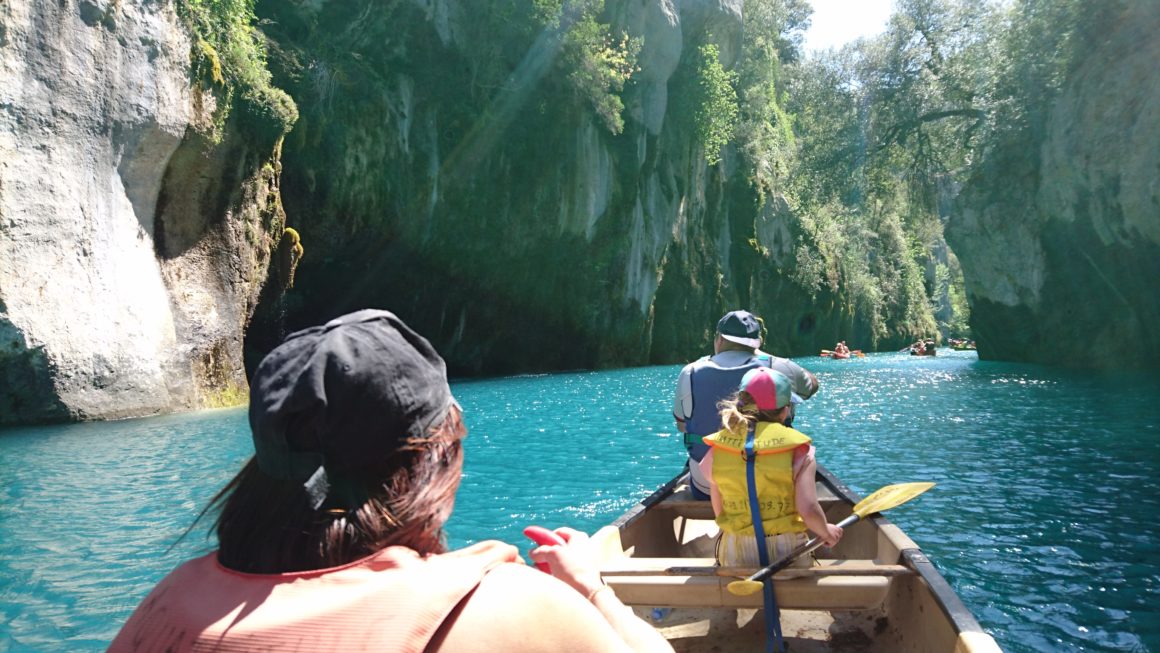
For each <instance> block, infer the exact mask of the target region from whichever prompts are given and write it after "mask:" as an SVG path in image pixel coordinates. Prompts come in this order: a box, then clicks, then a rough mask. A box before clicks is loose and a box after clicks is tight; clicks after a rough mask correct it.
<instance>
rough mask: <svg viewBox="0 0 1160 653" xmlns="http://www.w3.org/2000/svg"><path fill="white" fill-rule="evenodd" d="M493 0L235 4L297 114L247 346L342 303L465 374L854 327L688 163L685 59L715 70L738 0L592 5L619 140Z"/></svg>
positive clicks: (546, 39)
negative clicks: (710, 54) (599, 16)
mask: <svg viewBox="0 0 1160 653" xmlns="http://www.w3.org/2000/svg"><path fill="white" fill-rule="evenodd" d="M504 4H505V3H502V2H500V3H491V4H490V5H487V6H481V5H479V3H472V2H456V1H454V0H442V1H431V2H423V1H419V0H416V1H414V2H405V3H394V4H391V5H389V7H384V6H382V5H381V3H370V2H359V3H343V7H344V8H345V9H344V11H341V12H339V11H336V10H334V6H335V3H333V2H325V1H324V2H309V3H307V2H282V1H275V0H268V1H264V2H259V4H258V13H259V15H260V16H261V17H262V18H263V19H264V20H265V21H266V27H265V28H264V29H265V31H266V33H267V34H268V35H269V36H270V38H271V39H272V41H273V42H274V43H275V45H274V46H272V55H271V67H272V68H273V70H274V72H275V82H276V83H277V84H278V85H279V86H280V87H282V88H284V89H286V90H287V91H288V92H289V93H290V94H291V95H292V96H293V97H294V98H295V100H296V102H297V103H298V106H299V109H300V112H301V118H300V120H299V122H298V124H297V126H296V127H295V129H294V131H293V132H292V133H291V134H290V135H289V136H288V138H287V140H286V143H285V147H284V150H283V164H284V176H283V180H284V183H283V189H282V192H283V197H284V200H285V203H286V206H287V211H288V214H289V219H290V223H291V225H292V226H294V227H295V228H296V229H298V230H299V231H300V232H301V234H302V242H303V245H304V247H305V249H306V254H305V256H304V258H303V259H302V263H301V265H300V267H299V269H298V273H297V277H296V281H295V286H294V288H293V289H292V290H291V291H290V292H289V293H288V294H287V295H286V296H285V297H284V298H282V299H281V300H278V301H276V302H275V303H273V304H269V305H267V304H265V303H264V304H263V307H262V308H261V309H260V312H259V313H260V314H259V316H258V317H257V318H256V319H255V328H254V329H252V330H251V333H250V335H249V338H250V340H249V345H250V346H251V347H252V348H253V349H254V350H257V351H261V350H265V349H268V348H269V346H271V345H272V343H273V342H276V341H277V339H278V338H279V337H280V336H281V335H282V334H283V333H285V332H286V331H288V330H291V329H294V328H298V327H302V326H306V325H308V324H314V323H316V322H317V321H319V320H322V319H325V318H327V317H330V316H332V315H337V314H340V313H342V312H345V311H348V310H352V309H356V308H360V307H364V306H375V307H381V308H386V309H390V310H393V311H395V312H397V313H399V314H400V315H402V316H404V319H406V320H407V321H408V322H409V323H410V324H412V325H413V326H414V327H415V328H416V329H417V330H419V331H420V332H421V333H423V334H424V335H426V336H427V337H429V338H430V339H431V340H432V341H433V342H434V343H435V344H436V346H437V348H438V349H439V350H440V352H441V353H442V354H443V355H444V356H445V357H446V358H447V360H448V362H449V365H450V367H451V370H452V373H453V374H467V375H470V374H481V373H484V374H504V373H511V372H525V371H537V370H558V369H575V368H598V367H605V366H631V365H639V364H646V363H671V362H677V361H682V360H687V359H688V358H690V357H693V356H699V355H703V354H704V353H706V352H707V351H708V350H709V347H710V343H711V337H712V331H713V329H714V327H715V324H716V320H717V319H718V318H719V317H720V316H721V314H722V313H724V312H725V311H726V310H730V309H732V308H736V307H747V308H749V309H751V310H753V311H754V312H757V313H759V314H761V315H763V316H764V317H765V320H766V324H767V327H768V329H769V337H768V343H769V348H770V349H771V350H772V351H775V352H778V353H782V354H787V355H789V354H793V355H798V354H803V353H806V352H816V351H817V349H818V347H819V346H826V347H829V346H832V345H833V343H834V342H835V340H836V338H837V336H838V335H839V334H841V335H842V337H846V338H849V337H853V336H852V335H851V334H852V332H856V331H857V329H858V328H859V322H858V320H856V319H855V318H853V317H851V316H849V315H846V314H844V313H843V312H842V310H843V309H841V308H836V307H835V304H834V302H833V301H832V300H830V299H829V298H827V297H823V298H822V301H821V302H819V303H818V304H813V303H811V302H810V301H809V297H808V295H806V294H805V292H803V291H802V290H801V289H799V288H798V287H797V286H795V285H794V284H793V283H791V282H790V281H789V280H788V278H787V277H786V276H785V275H783V273H782V269H783V267H784V266H788V265H791V264H792V253H793V242H794V234H793V229H794V225H795V224H796V223H795V221H793V220H791V214H790V209H789V206H788V205H787V204H786V203H785V202H784V201H780V200H779V199H778V198H776V197H775V198H772V199H771V201H769V202H766V203H764V204H759V203H758V201H757V196H756V194H755V192H754V190H753V189H752V188H751V187H750V184H749V183H748V180H747V179H746V176H745V174H744V171H742V170H741V169H740V164H739V161H738V158H739V157H738V155H737V154H736V152H732V151H728V150H727V151H725V152H724V158H723V160H722V162H721V163H720V164H719V165H709V164H707V163H706V156H705V154H706V153H705V152H704V151H703V148H701V147H700V146H699V145H698V143H697V139H696V138H695V125H694V124H693V117H692V116H693V110H692V109H691V108H690V107H689V100H688V98H689V97H691V96H692V95H693V94H694V91H695V88H694V85H695V84H696V80H695V75H694V68H695V66H696V64H697V51H698V47H699V46H701V45H703V44H706V43H712V44H715V45H716V46H717V47H718V49H719V52H720V53H721V61H722V63H723V64H724V65H725V66H726V67H728V66H731V65H732V64H733V62H734V60H735V59H736V57H737V56H738V54H739V49H740V40H741V37H742V35H741V28H742V16H741V8H742V3H741V1H740V0H729V1H716V0H714V1H709V0H648V1H647V2H639V1H635V0H634V1H633V2H612V1H611V0H610V1H609V2H608V3H607V5H606V7H605V12H606V13H605V19H606V20H608V21H609V22H610V23H611V25H612V27H613V30H614V32H620V31H624V32H627V33H628V34H630V35H633V36H636V37H639V38H640V39H641V41H640V42H641V49H640V53H639V58H638V61H637V70H636V72H635V73H634V75H633V78H632V80H631V81H630V83H629V84H628V85H627V86H626V87H625V89H624V91H623V93H621V97H622V99H623V102H624V105H625V110H624V112H623V116H624V128H623V132H622V133H614V132H613V131H612V130H610V129H609V128H607V126H606V125H605V124H604V122H602V120H601V118H600V115H599V114H598V112H597V111H595V110H594V109H593V106H592V103H591V102H590V101H589V99H588V98H587V97H585V96H584V94H583V93H582V92H579V91H578V90H577V87H576V85H575V84H573V83H572V80H573V79H574V77H573V74H574V72H575V71H574V70H572V71H570V70H569V69H568V68H567V67H566V63H567V56H568V53H567V51H566V45H562V44H561V43H560V38H559V34H558V33H557V32H553V30H552V29H550V28H545V29H544V30H543V31H542V32H541V33H539V34H530V35H524V34H510V33H509V32H508V31H505V30H511V29H512V28H511V25H510V24H507V23H505V22H504V19H505V17H504V16H503V15H493V14H492V13H491V12H493V11H498V10H497V9H495V8H496V7H502V6H504ZM352 8H353V10H352ZM513 42H518V43H522V44H523V45H521V46H520V47H519V48H513V47H512V45H511V43H513Z"/></svg>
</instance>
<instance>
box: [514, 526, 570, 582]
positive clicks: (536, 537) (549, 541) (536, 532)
mask: <svg viewBox="0 0 1160 653" xmlns="http://www.w3.org/2000/svg"><path fill="white" fill-rule="evenodd" d="M524 535H527V536H528V539H530V540H531V541H533V542H535V543H536V544H538V545H540V546H552V545H555V546H559V545H561V544H565V542H564V538H562V537H560V536H559V535H557V534H556V533H555V532H554V531H550V530H548V529H546V528H544V527H543V526H528V527H527V528H525V529H524ZM536 567H537V568H538V569H539V570H540V571H542V572H544V573H551V571H550V570H549V569H548V565H547V564H546V563H543V562H537V563H536Z"/></svg>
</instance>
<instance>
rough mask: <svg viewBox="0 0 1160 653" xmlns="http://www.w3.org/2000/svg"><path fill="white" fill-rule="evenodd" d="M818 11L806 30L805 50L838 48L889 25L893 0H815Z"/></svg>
mask: <svg viewBox="0 0 1160 653" xmlns="http://www.w3.org/2000/svg"><path fill="white" fill-rule="evenodd" d="M810 4H812V5H813V6H814V13H813V15H812V16H810V29H809V31H808V32H806V39H805V50H806V52H811V51H813V50H825V49H827V48H836V47H840V46H841V45H843V44H845V43H847V42H849V41H853V40H854V39H856V38H859V37H862V36H872V35H875V34H878V33H880V32H882V31H884V30H885V29H886V21H887V20H888V19H889V18H890V10H891V8H892V7H893V2H892V0H811V1H810Z"/></svg>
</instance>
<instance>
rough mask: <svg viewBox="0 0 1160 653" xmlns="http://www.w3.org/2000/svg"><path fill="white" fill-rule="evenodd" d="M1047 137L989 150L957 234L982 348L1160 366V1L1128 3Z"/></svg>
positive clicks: (1076, 77) (992, 352)
mask: <svg viewBox="0 0 1160 653" xmlns="http://www.w3.org/2000/svg"><path fill="white" fill-rule="evenodd" d="M1125 7H1126V9H1125V11H1124V12H1123V13H1122V14H1121V15H1119V16H1118V18H1117V20H1116V21H1115V23H1114V26H1113V29H1112V30H1111V31H1110V32H1109V33H1107V34H1106V35H1105V36H1104V38H1102V39H1100V40H1099V42H1098V44H1097V45H1096V47H1095V48H1094V49H1093V50H1091V51H1090V52H1088V53H1087V54H1086V55H1085V57H1084V58H1083V61H1082V62H1081V63H1080V65H1079V66H1078V68H1077V69H1076V70H1075V72H1074V73H1073V74H1072V75H1071V77H1070V78H1069V81H1068V83H1067V85H1066V87H1065V89H1064V92H1063V93H1062V95H1061V97H1059V98H1058V99H1057V101H1056V102H1055V104H1054V106H1053V107H1052V109H1051V112H1050V115H1049V117H1048V120H1047V124H1046V126H1045V129H1044V132H1043V136H1042V138H1041V139H1040V140H1039V142H1038V143H1037V145H1038V149H1037V150H1033V151H1032V152H1031V153H1030V156H1029V155H1028V153H1027V152H1023V151H1011V150H1010V149H998V150H996V151H994V152H991V153H990V156H989V158H988V159H986V160H985V161H984V164H983V165H982V166H980V169H979V172H978V174H977V175H975V177H974V178H973V179H972V181H971V183H970V184H968V185H967V187H966V188H965V189H964V191H963V193H962V195H961V196H960V197H959V200H958V210H957V212H956V215H955V216H954V218H952V220H951V221H950V224H949V225H948V230H947V240H948V242H949V243H950V244H951V246H952V247H953V248H954V251H955V253H956V254H957V255H958V257H959V260H960V261H961V263H962V266H963V273H964V277H965V279H966V282H967V291H968V297H969V299H970V302H971V329H972V331H973V332H974V334H975V339H976V341H977V343H978V347H979V355H980V357H983V358H989V359H994V360H1013V361H1028V362H1037V363H1046V364H1051V365H1066V366H1073V367H1085V368H1086V367H1111V368H1123V367H1127V368H1150V369H1157V368H1160V329H1158V328H1157V325H1158V324H1160V301H1158V300H1157V297H1158V296H1160V294H1158V293H1157V290H1156V286H1155V285H1154V284H1155V283H1156V280H1157V279H1160V182H1158V181H1157V180H1160V69H1158V68H1157V67H1156V62H1157V61H1158V60H1160V40H1158V39H1157V38H1156V37H1155V35H1156V34H1157V33H1158V32H1157V30H1160V10H1158V9H1157V8H1156V6H1155V5H1153V4H1152V3H1126V4H1125Z"/></svg>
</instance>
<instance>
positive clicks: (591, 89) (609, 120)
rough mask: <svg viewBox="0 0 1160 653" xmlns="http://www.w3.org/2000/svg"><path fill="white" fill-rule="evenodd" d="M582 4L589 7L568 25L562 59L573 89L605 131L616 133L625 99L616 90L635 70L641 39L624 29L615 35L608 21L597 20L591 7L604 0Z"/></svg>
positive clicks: (622, 127)
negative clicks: (592, 110)
mask: <svg viewBox="0 0 1160 653" xmlns="http://www.w3.org/2000/svg"><path fill="white" fill-rule="evenodd" d="M577 4H579V3H577ZM583 4H585V5H588V9H589V10H588V11H584V12H582V13H581V14H580V16H579V17H578V18H577V19H576V21H575V22H574V23H573V24H572V26H571V28H570V29H568V31H567V33H566V35H565V37H564V44H563V54H562V59H563V60H564V63H565V65H566V67H567V68H568V69H569V70H570V72H569V73H568V79H569V80H570V81H571V82H572V85H573V87H574V88H575V89H576V92H577V93H578V94H579V95H580V96H581V97H583V98H585V99H587V100H588V102H589V103H591V105H592V108H593V109H595V110H596V114H597V115H598V116H600V118H601V120H603V121H604V125H605V127H607V128H608V131H610V132H612V133H613V134H619V133H621V132H622V131H624V119H623V118H622V117H621V112H622V111H624V102H623V101H622V100H621V99H620V95H619V93H620V92H621V91H623V90H624V84H625V82H627V81H628V80H629V78H631V77H632V74H633V73H634V72H636V70H637V68H636V57H637V54H639V53H640V48H641V44H642V40H641V39H640V38H629V37H628V35H627V34H624V33H621V34H619V35H617V36H614V35H613V34H612V32H611V29H610V27H609V26H608V25H605V24H602V23H598V22H596V11H593V9H596V8H597V7H601V6H602V5H603V4H604V3H603V0H599V1H596V2H593V1H592V0H588V1H587V2H585V3H583ZM597 10H598V9H597Z"/></svg>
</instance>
